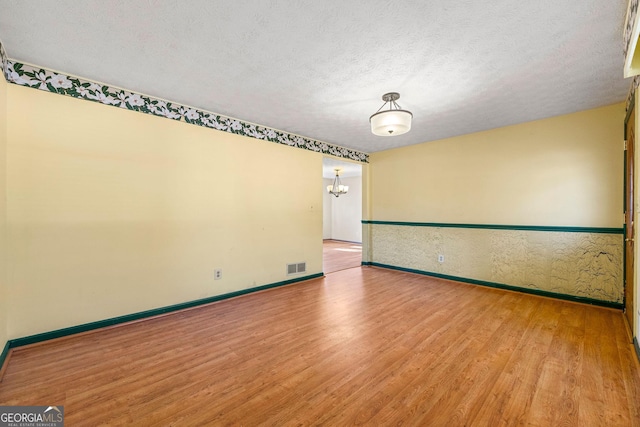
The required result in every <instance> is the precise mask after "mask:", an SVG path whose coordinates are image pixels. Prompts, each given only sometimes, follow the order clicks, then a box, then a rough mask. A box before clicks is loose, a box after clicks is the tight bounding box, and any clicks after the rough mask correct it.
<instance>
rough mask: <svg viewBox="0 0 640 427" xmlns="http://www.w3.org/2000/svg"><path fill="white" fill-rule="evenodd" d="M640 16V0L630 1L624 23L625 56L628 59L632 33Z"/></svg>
mask: <svg viewBox="0 0 640 427" xmlns="http://www.w3.org/2000/svg"><path fill="white" fill-rule="evenodd" d="M637 17H638V0H630V1H629V9H628V10H627V19H626V22H625V25H624V36H623V37H624V39H623V41H624V58H625V60H626V59H627V52H628V51H629V44H630V43H631V33H632V32H633V26H634V25H635V23H636V19H637Z"/></svg>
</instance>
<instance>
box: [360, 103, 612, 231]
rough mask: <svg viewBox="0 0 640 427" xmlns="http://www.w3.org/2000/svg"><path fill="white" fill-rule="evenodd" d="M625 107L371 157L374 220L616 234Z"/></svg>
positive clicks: (453, 139)
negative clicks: (563, 228) (550, 227)
mask: <svg viewBox="0 0 640 427" xmlns="http://www.w3.org/2000/svg"><path fill="white" fill-rule="evenodd" d="M623 121H624V104H623V103H620V104H615V105H611V106H607V107H602V108H597V109H593V110H588V111H583V112H579V113H575V114H569V115H565V116H559V117H553V118H549V119H544V120H538V121H534V122H529V123H524V124H519V125H514V126H508V127H504V128H499V129H493V130H489V131H485V132H479V133H474V134H470V135H463V136H459V137H454V138H448V139H443V140H438V141H432V142H428V143H423V144H418V145H413V146H409V147H403V148H398V149H394V150H388V151H382V152H377V153H373V154H372V155H371V157H370V161H371V165H370V173H371V197H372V219H375V220H386V221H409V222H411V221H414V222H446V223H473V224H520V225H558V226H586V227H620V226H621V224H622V213H621V210H622V192H623V188H622V182H623V181H622V173H623V172H622V170H623V155H622V151H623V148H622V140H623V125H622V123H623Z"/></svg>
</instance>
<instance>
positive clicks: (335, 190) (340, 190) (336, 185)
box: [327, 168, 349, 197]
mask: <svg viewBox="0 0 640 427" xmlns="http://www.w3.org/2000/svg"><path fill="white" fill-rule="evenodd" d="M334 170H335V171H336V178H335V179H334V180H333V184H332V185H327V191H328V192H329V194H333V195H334V196H336V197H340V195H341V194H347V191H349V186H348V185H342V184H341V183H340V168H337V169H334Z"/></svg>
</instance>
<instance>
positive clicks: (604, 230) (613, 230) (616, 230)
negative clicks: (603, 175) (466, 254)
mask: <svg viewBox="0 0 640 427" xmlns="http://www.w3.org/2000/svg"><path fill="white" fill-rule="evenodd" d="M361 222H362V224H373V225H401V226H404V227H436V228H474V229H481V230H516V231H555V232H563V233H600V234H624V228H622V227H574V226H568V227H567V226H555V225H509V224H456V223H448V222H406V221H376V220H368V219H363V220H362V221H361Z"/></svg>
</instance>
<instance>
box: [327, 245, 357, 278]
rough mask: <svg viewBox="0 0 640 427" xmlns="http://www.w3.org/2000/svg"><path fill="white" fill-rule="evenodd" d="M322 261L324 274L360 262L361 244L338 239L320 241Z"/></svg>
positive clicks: (351, 266)
mask: <svg viewBox="0 0 640 427" xmlns="http://www.w3.org/2000/svg"><path fill="white" fill-rule="evenodd" d="M322 257H323V258H322V261H323V262H322V263H323V269H322V271H323V272H324V274H327V273H333V272H335V271H340V270H344V269H347V268H353V267H359V266H360V265H361V264H362V245H361V244H359V243H350V242H342V241H339V240H323V241H322Z"/></svg>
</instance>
